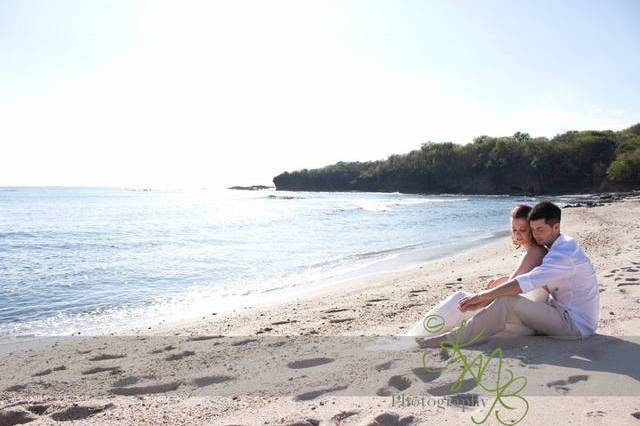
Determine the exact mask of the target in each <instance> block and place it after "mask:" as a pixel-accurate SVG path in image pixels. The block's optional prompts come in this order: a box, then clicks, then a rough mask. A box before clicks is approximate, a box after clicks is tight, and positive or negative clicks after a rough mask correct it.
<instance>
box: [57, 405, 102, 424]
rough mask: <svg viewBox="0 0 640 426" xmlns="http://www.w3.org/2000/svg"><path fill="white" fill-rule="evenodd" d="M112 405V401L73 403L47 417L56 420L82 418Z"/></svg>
mask: <svg viewBox="0 0 640 426" xmlns="http://www.w3.org/2000/svg"><path fill="white" fill-rule="evenodd" d="M112 407H114V405H113V404H112V403H108V404H95V405H77V404H74V405H73V406H71V407H68V408H65V409H64V410H62V411H58V412H56V413H53V414H51V415H50V416H49V417H51V418H52V419H53V420H55V421H57V422H65V421H75V420H84V419H88V418H89V417H91V416H95V415H96V414H98V413H101V412H103V411H104V410H107V409H109V408H112Z"/></svg>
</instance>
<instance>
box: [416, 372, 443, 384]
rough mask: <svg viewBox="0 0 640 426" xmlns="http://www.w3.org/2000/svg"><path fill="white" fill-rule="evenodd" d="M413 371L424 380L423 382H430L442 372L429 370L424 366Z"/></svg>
mask: <svg viewBox="0 0 640 426" xmlns="http://www.w3.org/2000/svg"><path fill="white" fill-rule="evenodd" d="M411 372H412V373H413V374H414V375H415V376H416V377H417V378H418V379H420V380H421V381H422V383H429V382H432V381H434V380H435V379H437V378H438V377H440V374H441V372H440V371H435V372H429V371H427V370H425V369H424V368H414V369H413V370H411Z"/></svg>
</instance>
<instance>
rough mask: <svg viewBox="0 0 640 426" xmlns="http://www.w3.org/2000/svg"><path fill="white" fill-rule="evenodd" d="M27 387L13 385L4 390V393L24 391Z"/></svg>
mask: <svg viewBox="0 0 640 426" xmlns="http://www.w3.org/2000/svg"><path fill="white" fill-rule="evenodd" d="M26 388H27V385H13V386H9V387H8V388H5V391H6V392H20V391H21V390H25V389H26Z"/></svg>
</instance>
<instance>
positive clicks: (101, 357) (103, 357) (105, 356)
mask: <svg viewBox="0 0 640 426" xmlns="http://www.w3.org/2000/svg"><path fill="white" fill-rule="evenodd" d="M126 357H127V356H126V355H124V354H117V355H110V354H100V355H97V356H94V357H92V358H89V361H106V360H109V359H119V358H126Z"/></svg>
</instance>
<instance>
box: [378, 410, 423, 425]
mask: <svg viewBox="0 0 640 426" xmlns="http://www.w3.org/2000/svg"><path fill="white" fill-rule="evenodd" d="M366 424H367V426H387V425H393V426H411V425H414V424H416V418H415V417H414V416H405V417H400V414H397V413H382V414H380V415H378V416H376V417H375V418H374V419H373V420H371V421H370V422H369V423H366Z"/></svg>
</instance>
